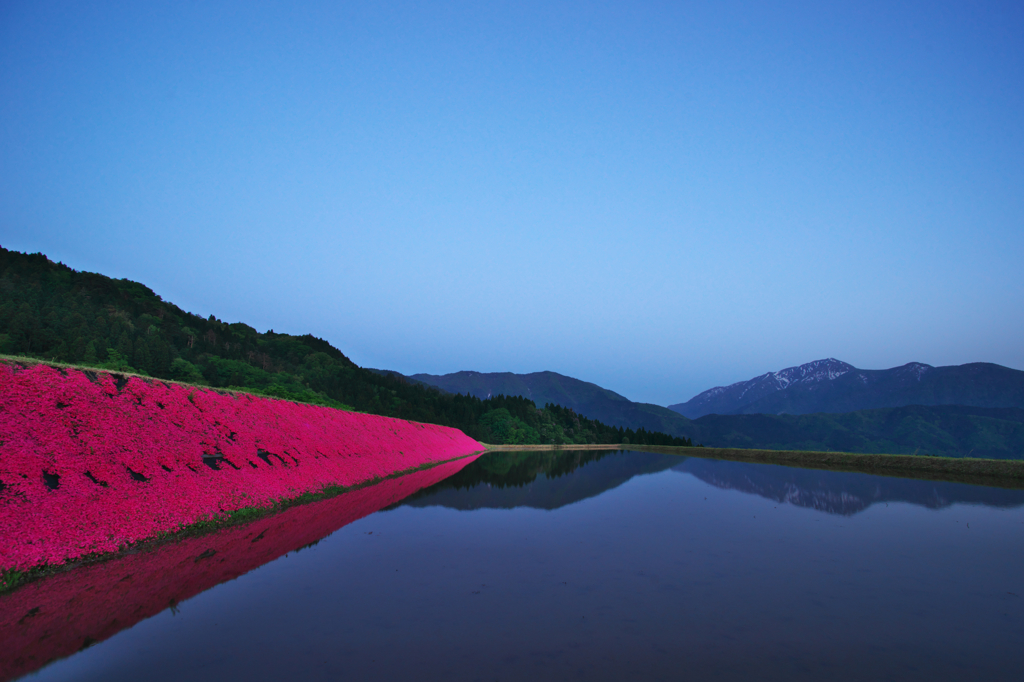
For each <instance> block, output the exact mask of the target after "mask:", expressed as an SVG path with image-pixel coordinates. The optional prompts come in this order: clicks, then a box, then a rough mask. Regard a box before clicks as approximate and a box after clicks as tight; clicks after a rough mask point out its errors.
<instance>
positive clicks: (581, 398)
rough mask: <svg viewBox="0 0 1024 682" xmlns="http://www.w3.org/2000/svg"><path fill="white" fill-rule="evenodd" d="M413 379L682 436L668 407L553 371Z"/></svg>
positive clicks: (682, 424)
mask: <svg viewBox="0 0 1024 682" xmlns="http://www.w3.org/2000/svg"><path fill="white" fill-rule="evenodd" d="M408 378H409V379H410V380H412V381H416V382H420V383H424V384H427V385H429V386H434V387H435V388H439V389H441V390H442V391H446V392H448V393H462V394H469V395H471V396H474V397H477V398H480V399H482V400H486V399H487V398H489V397H492V396H497V395H517V396H522V397H524V398H529V399H530V400H532V401H533V402H534V403H535V404H536V405H537V407H544V405H546V404H547V403H553V404H555V405H561V406H562V407H569V408H572V409H573V410H575V411H576V412H578V413H579V414H582V415H583V416H585V417H589V418H590V419H597V420H598V421H601V422H604V423H605V424H608V425H610V426H616V427H618V426H621V427H623V428H632V429H638V428H641V427H643V428H645V429H647V430H648V431H660V432H662V433H668V434H671V435H673V436H680V437H684V434H685V433H687V432H688V431H689V430H690V420H689V419H686V418H685V417H682V416H681V415H679V414H677V413H675V412H673V411H672V410H670V409H668V408H667V407H662V406H660V405H652V404H650V403H634V402H633V401H631V400H629V399H628V398H625V397H623V396H621V395H619V394H618V393H615V392H614V391H609V390H608V389H607V388H601V387H600V386H598V385H597V384H592V383H590V382H588V381H580V380H579V379H573V378H572V377H567V376H564V375H562V374H558V373H556V372H533V373H532V374H513V373H512V372H492V373H482V372H455V373H453V374H445V375H442V376H438V375H435V374H413V375H412V376H410V377H408Z"/></svg>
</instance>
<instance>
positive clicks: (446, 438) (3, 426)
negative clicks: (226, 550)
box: [0, 363, 483, 569]
mask: <svg viewBox="0 0 1024 682" xmlns="http://www.w3.org/2000/svg"><path fill="white" fill-rule="evenodd" d="M90 375H91V376H90ZM120 381H121V382H122V383H121V384H120V385H119V384H118V383H116V382H115V377H113V376H111V375H110V374H106V373H100V374H98V375H97V374H94V373H89V375H87V374H86V373H85V372H83V371H79V370H59V369H54V368H52V367H48V366H45V365H34V366H32V367H30V368H28V369H21V368H19V367H15V366H13V365H10V364H6V363H0V486H2V487H0V568H4V569H10V568H17V569H25V568H29V567H31V566H35V565H39V564H58V563H61V562H63V561H66V560H69V559H74V558H76V557H79V556H82V555H84V554H89V553H92V552H110V551H115V550H117V549H118V548H119V547H121V546H123V545H125V544H126V543H130V542H135V541H138V540H142V539H145V538H149V537H153V536H154V535H156V534H158V533H160V532H163V531H173V530H175V529H177V528H178V527H179V526H181V525H182V524H188V523H192V522H195V521H198V520H201V519H204V518H209V517H210V516H211V515H215V514H219V513H223V512H227V511H231V510H235V509H239V508H242V507H253V506H269V505H271V504H272V503H273V502H274V501H275V500H279V499H282V498H290V497H295V496H297V495H301V494H303V493H306V492H316V491H319V490H321V489H322V488H323V487H324V486H325V485H343V486H351V485H354V484H357V483H362V482H364V481H368V480H371V479H374V478H378V477H384V476H388V475H390V474H393V473H395V472H399V471H405V470H408V469H412V468H414V467H417V466H420V465H423V464H428V463H432V462H439V461H444V460H448V459H452V458H455V457H459V456H462V455H466V454H470V453H472V452H476V451H479V450H482V449H483V446H482V445H480V444H479V443H477V442H476V441H475V440H473V439H472V438H469V437H468V436H466V435H465V434H464V433H462V432H461V431H459V430H457V429H452V428H447V427H443V426H436V425H432V424H418V423H415V422H408V421H404V420H401V419H392V418H388V417H378V416H373V415H367V414H358V413H354V412H345V411H342V410H335V409H331V408H326V407H320V406H316V405H302V404H296V403H290V402H286V401H281V400H272V399H269V398H260V397H256V396H251V395H225V394H220V393H217V392H216V391H212V390H203V389H198V388H193V387H188V386H181V385H177V384H164V383H162V382H159V381H146V380H142V379H139V378H136V377H130V378H127V380H125V379H123V378H122V379H121V380H120Z"/></svg>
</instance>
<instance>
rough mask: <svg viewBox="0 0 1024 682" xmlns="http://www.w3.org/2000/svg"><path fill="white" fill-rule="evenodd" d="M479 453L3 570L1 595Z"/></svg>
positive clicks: (1, 572) (276, 501)
mask: <svg viewBox="0 0 1024 682" xmlns="http://www.w3.org/2000/svg"><path fill="white" fill-rule="evenodd" d="M477 454H479V453H476V452H474V453H471V454H468V455H462V456H461V457H453V458H452V459H446V460H444V461H442V462H430V463H427V464H421V465H419V466H416V467H412V468H411V469H405V470H404V471H396V472H395V473H393V474H389V475H387V476H384V477H377V478H371V479H369V480H366V481H363V482H362V483H357V484H356V485H353V486H343V485H325V486H324V487H323V488H321V489H320V490H318V491H316V492H307V493H302V494H301V495H297V496H295V497H288V498H281V499H279V500H275V501H274V502H273V503H271V504H269V505H267V506H265V507H242V508H241V509H235V510H233V511H229V512H225V513H223V514H211V515H210V517H209V518H207V519H201V520H199V521H195V522H194V523H189V524H182V525H181V526H179V527H178V528H177V529H175V530H172V531H165V532H162V533H158V534H157V535H155V536H154V537H151V538H146V539H144V540H138V541H136V542H133V543H131V544H127V545H125V546H123V547H121V548H120V549H118V550H117V551H116V552H96V553H94V554H86V555H83V556H80V557H78V558H76V559H71V560H69V561H65V562H63V563H60V564H53V565H50V564H42V565H40V566H34V567H32V568H30V569H28V570H26V571H15V570H3V571H0V595H3V594H6V593H8V592H13V591H14V590H16V589H17V588H19V587H21V586H22V585H26V584H28V583H30V582H32V581H34V580H39V579H41V578H46V577H48V576H51V575H56V574H58V573H64V572H65V571H70V570H72V569H74V568H77V567H79V566H85V565H89V564H98V563H101V562H104V561H110V560H111V559H116V558H118V557H122V556H125V555H128V554H137V553H139V552H149V551H152V550H154V549H156V548H157V547H160V546H162V545H166V544H170V543H174V542H178V541H179V540H184V539H185V538H192V537H199V536H202V535H208V534H210V533H215V532H217V531H219V530H223V529H225V528H230V527H232V526H239V525H244V524H246V523H251V522H253V521H257V520H259V519H263V518H266V517H268V516H273V515H275V514H280V513H281V512H283V511H285V510H286V509H290V508H292V507H297V506H299V505H303V504H312V503H314V502H321V501H323V500H326V499H330V498H332V497H337V496H338V495H343V494H345V493H347V492H351V491H353V490H359V489H360V488H368V487H369V486H372V485H377V484H378V483H380V482H382V481H386V480H389V479H392V478H399V477H401V476H406V475H408V474H412V473H415V472H417V471H423V470H426V469H433V468H434V467H436V466H440V465H441V464H447V463H449V462H455V461H458V460H460V459H465V458H466V457H473V456H474V455H477Z"/></svg>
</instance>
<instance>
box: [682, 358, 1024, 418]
mask: <svg viewBox="0 0 1024 682" xmlns="http://www.w3.org/2000/svg"><path fill="white" fill-rule="evenodd" d="M910 405H922V406H938V405H963V406H970V407H989V408H1000V407H1016V408H1024V372H1021V371H1019V370H1015V369H1010V368H1009V367H1003V366H1001V365H996V364H992V363H987V362H975V363H970V364H966V365H953V366H946V367H932V366H931V365H926V364H923V363H920V362H911V363H909V364H906V365H902V366H900V367H893V368H891V369H879V370H871V369H857V368H856V367H853V366H852V365H849V364H847V363H845V362H840V361H839V360H835V359H833V358H828V359H826V360H817V361H815V362H811V363H807V364H805V365H800V366H799V367H789V368H787V369H784V370H781V371H779V372H769V373H768V374H763V375H761V376H759V377H755V378H753V379H750V380H749V381H741V382H738V383H735V384H732V385H730V386H717V387H715V388H712V389H709V390H707V391H704V392H703V393H701V394H699V395H697V396H695V397H694V398H692V399H690V400H688V401H687V402H685V403H679V404H676V405H670V406H669V409H671V410H674V411H675V412H678V413H679V414H682V415H684V416H686V417H689V418H690V419H697V418H699V417H703V416H705V415H709V414H718V415H734V414H776V415H777V414H794V415H800V414H812V413H817V412H825V413H844V412H854V411H858V410H870V409H881V408H893V407H906V406H910Z"/></svg>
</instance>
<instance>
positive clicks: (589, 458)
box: [401, 450, 681, 510]
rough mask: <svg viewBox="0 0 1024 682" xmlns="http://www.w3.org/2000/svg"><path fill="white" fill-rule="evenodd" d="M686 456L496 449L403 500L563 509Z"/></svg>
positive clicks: (477, 506) (475, 506)
mask: <svg viewBox="0 0 1024 682" xmlns="http://www.w3.org/2000/svg"><path fill="white" fill-rule="evenodd" d="M680 461H681V458H680V457H679V456H678V455H664V454H654V453H648V452H626V451H621V450H554V451H552V450H546V451H530V452H512V451H498V452H491V453H488V454H486V455H484V456H483V457H480V458H479V459H478V460H476V461H475V462H473V463H472V464H470V465H469V466H467V467H466V468H465V469H463V470H462V471H460V472H459V473H458V474H456V475H455V476H452V477H451V478H449V479H446V480H444V481H442V482H440V483H438V484H437V485H435V486H433V487H431V488H426V489H424V490H421V491H420V492H419V493H417V494H416V495H413V496H412V497H410V498H408V499H406V500H405V501H403V502H402V503H401V504H403V505H406V504H408V505H410V506H414V507H428V506H442V507H450V508H453V509H463V510H469V509H485V508H491V509H511V508H514V507H533V508H536V509H557V508H558V507H563V506H565V505H567V504H572V503H573V502H578V501H580V500H583V499H586V498H588V497H594V496H596V495H600V494H601V493H603V492H605V491H607V490H610V489H612V488H616V487H618V486H620V485H622V484H623V483H625V482H626V481H628V480H629V479H631V478H633V477H634V476H639V475H642V474H648V473H655V472H658V471H664V470H666V469H669V468H671V467H672V466H673V465H676V464H678V463H679V462H680ZM570 474H571V475H570Z"/></svg>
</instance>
